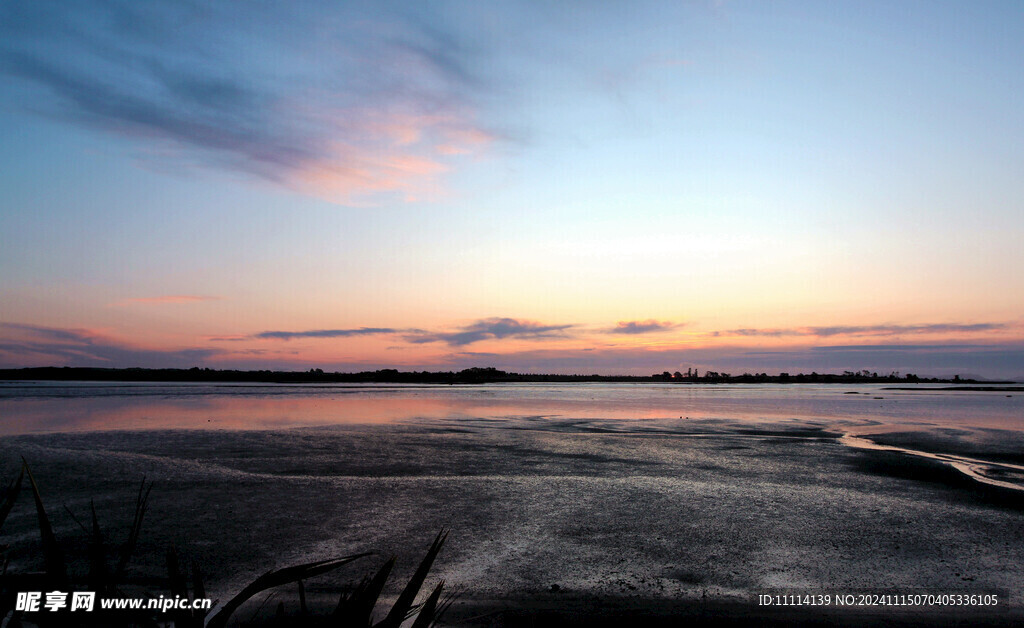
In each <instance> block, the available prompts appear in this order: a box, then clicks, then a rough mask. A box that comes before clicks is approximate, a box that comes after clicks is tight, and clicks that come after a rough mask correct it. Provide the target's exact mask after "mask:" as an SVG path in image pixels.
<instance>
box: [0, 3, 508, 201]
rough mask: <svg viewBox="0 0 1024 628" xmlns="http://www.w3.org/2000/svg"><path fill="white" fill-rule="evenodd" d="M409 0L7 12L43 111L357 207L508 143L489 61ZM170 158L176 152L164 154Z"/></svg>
mask: <svg viewBox="0 0 1024 628" xmlns="http://www.w3.org/2000/svg"><path fill="white" fill-rule="evenodd" d="M413 12H414V11H413V9H412V8H410V7H406V6H404V5H402V4H397V5H385V4H379V5H378V4H376V3H371V4H368V5H361V4H357V3H344V4H342V3H339V4H333V5H332V6H331V9H330V10H329V11H328V10H325V9H324V7H318V6H314V5H310V4H309V3H296V4H294V5H293V4H288V5H287V6H285V5H279V4H275V3H257V4H250V5H247V6H246V9H245V19H239V15H238V7H237V6H236V5H234V4H233V3H227V2H211V3H202V4H193V3H187V2H182V3H170V2H152V3H150V2H145V3H138V2H131V1H124V0H120V1H119V0H113V1H102V2H101V1H99V0H83V1H82V2H76V3H72V4H70V5H64V4H60V5H59V6H51V3H50V2H47V1H45V0H40V1H39V2H11V3H5V4H4V5H3V7H2V8H0V37H2V39H3V42H4V45H3V46H2V47H0V71H2V72H3V73H5V74H7V75H8V76H11V77H15V78H18V79H21V80H22V85H23V86H24V85H27V86H30V87H31V88H34V89H29V90H25V91H23V92H22V93H21V97H22V102H23V103H24V106H25V107H26V108H29V109H32V110H34V111H36V112H38V113H40V114H42V115H46V116H50V117H56V118H60V119H63V120H65V121H68V122H71V123H74V124H80V125H85V126H89V127H91V128H94V129H99V130H101V131H104V132H111V133H116V134H120V135H125V136H129V137H132V138H134V139H135V140H137V141H138V142H140V144H141V145H142V146H144V147H147V148H148V147H152V146H154V143H156V145H157V146H160V145H164V146H170V147H172V148H173V149H174V150H175V152H176V153H177V154H178V155H179V159H181V160H183V161H184V163H195V162H198V163H199V164H201V165H203V166H208V165H211V164H212V165H215V166H218V167H223V168H229V169H233V170H236V171H242V172H245V173H248V174H251V175H255V176H257V177H259V178H262V179H265V180H269V181H272V182H275V183H277V184H280V185H284V186H287V187H289V188H292V189H296V190H300V191H302V192H305V193H309V194H313V195H317V196H320V197H323V198H326V199H328V200H331V201H335V202H339V203H346V204H366V203H371V202H374V201H379V200H381V199H383V198H388V197H397V198H403V199H406V200H413V199H416V198H422V197H424V196H426V195H436V194H438V193H440V191H441V189H442V182H441V175H443V174H444V173H445V172H447V171H448V170H450V169H451V168H453V167H454V166H455V165H456V164H457V163H458V160H459V159H460V158H464V157H465V156H466V155H473V154H479V153H480V152H481V151H482V150H483V149H484V148H485V147H486V146H487V145H488V144H489V143H490V142H491V141H493V140H494V138H495V137H496V135H495V133H493V132H491V131H489V130H487V129H486V128H484V126H483V125H481V124H480V123H479V121H478V115H477V111H478V107H477V105H476V103H475V101H476V100H477V98H476V95H477V94H480V93H481V91H482V90H483V89H484V81H483V80H482V79H480V77H479V75H478V74H477V73H476V72H475V71H474V70H473V69H472V67H471V65H472V64H471V61H472V59H474V57H475V55H476V54H478V53H477V51H476V50H475V49H474V48H473V47H471V46H468V45H465V44H464V43H463V42H462V41H461V40H460V38H459V37H458V36H457V35H456V34H454V33H452V32H448V31H446V30H444V29H443V28H442V27H441V26H440V25H439V24H440V22H441V20H440V19H437V18H435V21H437V22H438V24H432V23H429V22H426V21H424V20H423V19H422V18H420V17H417V16H415V15H413ZM160 154H161V156H163V157H166V155H167V151H161V152H160Z"/></svg>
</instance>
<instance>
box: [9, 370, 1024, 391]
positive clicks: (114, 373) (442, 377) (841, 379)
mask: <svg viewBox="0 0 1024 628" xmlns="http://www.w3.org/2000/svg"><path fill="white" fill-rule="evenodd" d="M0 380H9V381H26V380H47V381H108V382H257V383H268V384H270V383H273V384H312V383H321V384H322V383H335V384H341V383H382V384H406V383H408V384H485V383H503V382H539V383H574V382H576V383H587V382H626V383H672V384H893V383H911V384H974V385H978V384H983V385H984V387H983V388H978V387H976V388H974V389H975V390H1002V389H997V388H992V386H993V385H1005V384H1016V383H1017V382H1013V381H990V380H976V379H960V378H959V377H956V378H953V379H941V378H935V377H918V376H917V375H914V374H906V375H900V374H899V373H890V374H888V375H879V374H877V373H867V372H866V371H861V372H860V373H853V372H850V371H845V372H843V373H842V374H835V373H797V374H795V375H791V374H789V373H780V374H778V375H768V374H766V373H760V374H756V373H755V374H752V373H744V374H742V375H730V374H729V373H718V372H715V371H707V372H705V373H704V374H698V373H696V372H688V373H686V374H683V373H680V372H676V373H669V372H667V371H665V372H663V373H655V374H653V375H647V376H643V375H596V374H594V375H561V374H554V373H547V374H541V373H510V372H506V371H501V370H498V369H495V368H470V369H464V370H461V371H398V370H395V369H381V370H377V371H362V372H359V373H328V372H324V371H322V370H320V369H310V370H309V371H269V370H265V371H240V370H216V369H208V368H202V369H201V368H198V367H193V368H190V369H145V368H91V367H67V366H65V367H56V366H45V367H30V368H20V369H0ZM963 389H964V388H960V387H958V388H954V390H963ZM1010 390H1014V389H1010Z"/></svg>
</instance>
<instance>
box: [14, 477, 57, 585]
mask: <svg viewBox="0 0 1024 628" xmlns="http://www.w3.org/2000/svg"><path fill="white" fill-rule="evenodd" d="M21 463H22V465H21V466H22V469H24V471H25V473H26V474H27V475H28V481H29V484H30V485H31V487H32V497H33V498H34V499H35V502H36V514H37V515H38V517H39V536H40V538H41V540H42V543H43V562H44V564H45V566H46V574H47V576H49V578H50V579H51V580H52V581H53V582H54V583H55V584H62V583H64V582H66V581H67V579H68V572H67V567H66V566H65V564H64V552H63V551H61V549H60V545H59V544H58V543H57V537H55V536H54V535H53V528H52V527H51V526H50V518H49V517H47V516H46V509H45V508H43V498H42V497H41V496H40V495H39V486H38V485H37V484H36V479H35V478H34V477H32V469H30V468H29V466H28V461H26V460H25V458H22V459H21Z"/></svg>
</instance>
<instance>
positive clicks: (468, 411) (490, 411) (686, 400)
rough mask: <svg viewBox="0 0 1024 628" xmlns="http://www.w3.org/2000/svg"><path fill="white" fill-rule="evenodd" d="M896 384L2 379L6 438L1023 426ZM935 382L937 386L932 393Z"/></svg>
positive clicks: (967, 395) (975, 402)
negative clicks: (377, 429)
mask: <svg viewBox="0 0 1024 628" xmlns="http://www.w3.org/2000/svg"><path fill="white" fill-rule="evenodd" d="M886 388H887V385H876V384H872V385H863V384H862V385H772V384H760V385H674V384H605V383H598V384H491V385H473V386H469V385H463V386H437V385H392V384H378V385H345V384H332V385H323V384H306V385H273V384H270V385H268V384H245V383H238V384H193V383H155V384H154V383H109V382H76V383H67V382H0V435H17V434H34V433H47V432H82V431H97V430H156V429H201V430H206V429H214V430H219V429H231V430H238V429H243V430H244V429H282V428H289V427H311V426H329V425H344V424H366V423H378V424H379V423H404V422H410V421H412V422H416V421H430V420H437V419H445V420H453V419H454V420H457V419H487V418H490V419H519V418H524V417H550V418H553V419H617V420H634V419H647V420H650V419H675V420H678V419H681V418H682V419H685V418H688V419H716V418H721V419H730V420H749V421H763V420H789V419H792V420H798V421H813V422H818V423H821V424H824V425H835V426H838V427H840V428H841V429H843V431H847V432H853V433H858V432H864V431H865V430H866V431H870V432H879V431H891V430H893V429H896V430H904V429H907V428H911V429H928V428H982V429H984V428H988V429H1000V430H1012V431H1024V392H1022V393H1017V394H1015V393H1014V392H991V391H989V392H986V391H966V390H957V391H939V390H934V388H935V387H927V386H921V387H920V389H917V390H886ZM927 388H933V390H926V389H927Z"/></svg>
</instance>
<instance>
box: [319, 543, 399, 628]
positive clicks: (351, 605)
mask: <svg viewBox="0 0 1024 628" xmlns="http://www.w3.org/2000/svg"><path fill="white" fill-rule="evenodd" d="M395 560H396V559H395V557H394V556H392V557H391V558H390V559H388V561H387V562H386V563H384V565H383V566H382V567H381V568H380V570H378V571H377V574H376V575H375V576H374V577H373V579H372V580H364V581H363V582H361V583H360V584H359V586H358V587H356V590H355V591H353V592H352V594H351V595H350V596H348V598H347V599H343V600H342V601H341V602H339V603H338V608H337V609H335V611H334V617H335V618H336V621H337V623H338V624H340V625H342V626H369V625H370V616H371V615H373V608H374V606H376V605H377V598H379V597H380V592H381V591H383V590H384V585H385V583H387V581H388V576H390V575H391V570H392V569H394V567H395Z"/></svg>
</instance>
